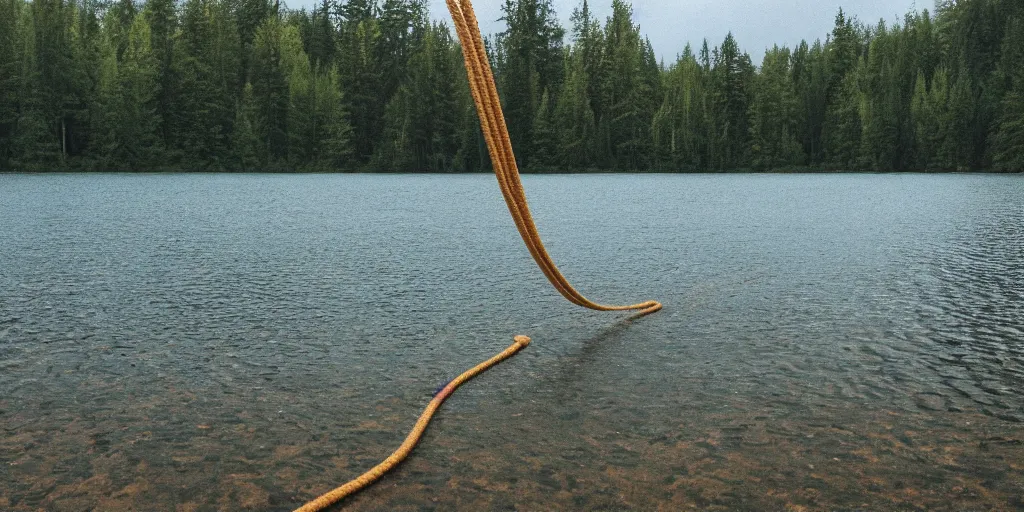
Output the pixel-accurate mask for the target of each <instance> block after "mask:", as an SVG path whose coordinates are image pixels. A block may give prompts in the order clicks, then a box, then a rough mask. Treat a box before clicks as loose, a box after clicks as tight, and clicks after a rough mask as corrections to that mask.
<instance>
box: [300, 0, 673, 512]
mask: <svg viewBox="0 0 1024 512" xmlns="http://www.w3.org/2000/svg"><path fill="white" fill-rule="evenodd" d="M446 2H447V4H448V11H449V12H450V13H451V15H452V21H453V22H454V24H455V31H456V32H457V34H458V36H459V40H460V41H462V57H463V59H464V60H465V64H466V73H467V75H468V77H469V89H470V93H471V94H472V96H473V102H474V103H475V104H476V110H477V115H478V116H479V117H480V128H481V129H482V130H483V134H484V139H485V140H486V142H487V151H488V153H489V154H490V156H491V163H492V164H493V166H494V175H495V176H496V177H497V178H498V186H499V187H500V188H501V194H502V196H503V197H504V198H505V204H506V205H508V211H509V213H510V214H511V215H512V220H513V221H514V222H515V224H516V229H517V230H519V235H520V236H521V237H522V239H523V242H524V243H525V244H526V248H527V249H528V250H529V251H530V255H531V256H533V259H534V261H536V262H537V266H539V267H540V269H541V271H542V272H544V275H545V276H546V277H547V278H548V281H550V282H551V284H552V285H553V286H554V287H555V289H556V290H558V292H559V293H560V294H562V296H563V297H565V298H566V299H568V300H569V301H570V302H572V303H573V304H576V305H579V306H582V307H585V308H589V309H594V310H597V311H636V312H637V313H636V314H635V315H634V316H633V318H638V317H642V316H645V315H649V314H651V313H654V312H656V311H658V310H660V309H661V308H662V305H661V303H660V302H657V301H653V300H652V301H647V302H641V303H638V304H632V305H629V306H606V305H602V304H598V303H596V302H593V301H591V300H589V299H587V298H586V297H584V296H583V294H581V293H580V292H578V291H577V290H576V289H575V288H573V287H572V285H571V284H569V280H568V279H566V278H565V276H564V275H562V272H561V271H560V270H558V267H557V266H556V265H555V262H554V260H552V259H551V255H549V254H548V252H547V250H546V249H545V248H544V243H543V242H542V241H541V239H540V234H539V233H538V232H537V226H536V224H535V223H534V222H533V216H532V215H531V214H530V207H529V205H528V204H527V203H526V193H525V192H524V191H523V183H522V180H521V179H520V178H519V168H518V167H517V165H516V159H515V154H514V153H513V152H512V142H511V140H510V139H509V136H508V127H506V126H505V117H504V114H503V113H502V111H501V102H500V100H499V99H498V89H497V87H496V86H495V84H494V76H493V74H492V73H491V66H490V63H489V62H488V60H487V51H486V49H485V48H484V41H483V36H481V34H480V27H479V25H478V23H477V19H476V14H474V12H473V5H472V3H471V2H470V0H446ZM529 343H530V338H528V337H526V336H516V337H515V343H513V344H512V346H510V347H509V348H507V349H505V350H504V351H503V352H502V353H500V354H498V355H496V356H494V357H492V358H491V359H488V360H487V361H484V362H483V363H480V364H479V365H477V366H475V367H473V368H472V369H470V370H468V371H466V372H465V373H463V374H462V375H460V376H459V377H458V378H456V379H455V380H453V381H452V382H450V383H449V384H448V385H447V386H445V387H444V389H442V390H441V392H439V393H438V394H437V395H436V396H435V397H434V399H433V400H431V401H430V404H428V405H427V408H426V409H425V410H424V411H423V414H421V415H420V418H419V419H418V420H417V421H416V425H415V426H413V429H412V431H411V432H409V435H408V436H406V438H405V441H404V442H403V443H402V445H401V446H400V447H399V448H398V449H397V450H395V452H394V453H392V454H391V455H390V456H388V458H387V459H384V461H383V462H381V463H380V464H378V465H376V466H374V467H373V469H371V470H369V471H367V472H366V473H363V474H362V475H360V476H359V477H358V478H356V479H355V480H352V481H350V482H348V483H346V484H344V485H342V486H341V487H338V488H336V489H334V490H333V491H330V492H328V493H327V494H324V495H323V496H320V497H319V498H317V499H315V500H313V501H311V502H309V503H307V504H305V505H303V506H302V507H300V508H298V509H296V511H295V512H318V511H320V510H323V509H325V508H327V507H329V506H331V505H333V504H334V503H337V502H338V501H340V500H341V499H343V498H344V497H346V496H348V495H350V494H352V493H355V492H357V491H359V490H360V489H363V488H364V487H366V486H367V485H370V484H371V483H373V482H374V481H376V480H377V479H378V478H380V477H381V476H382V475H384V473H387V472H388V471H390V470H391V469H392V468H394V467H395V466H396V465H398V463H400V462H401V461H402V460H403V459H405V458H406V457H407V456H408V455H409V453H410V452H412V450H413V448H414V447H415V446H416V443H418V442H419V440H420V437H421V436H422V435H423V432H424V431H425V430H426V428H427V425H428V424H429V423H430V420H431V418H433V416H434V413H435V412H437V409H438V408H439V407H441V404H442V403H443V402H444V401H445V400H446V399H447V398H448V397H449V396H451V394H452V393H453V392H454V391H455V390H456V389H457V388H458V387H459V386H461V385H462V384H464V383H465V382H466V381H468V380H469V379H472V378H473V377H475V376H477V375H479V374H480V373H482V372H484V371H485V370H487V369H488V368H490V367H492V366H494V365H496V364H498V363H500V362H502V361H504V360H505V359H508V358H509V357H512V356H513V355H515V353H516V352H518V351H519V350H521V349H522V348H524V347H525V346H526V345H528V344H529Z"/></svg>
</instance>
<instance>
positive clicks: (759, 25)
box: [288, 0, 934, 64]
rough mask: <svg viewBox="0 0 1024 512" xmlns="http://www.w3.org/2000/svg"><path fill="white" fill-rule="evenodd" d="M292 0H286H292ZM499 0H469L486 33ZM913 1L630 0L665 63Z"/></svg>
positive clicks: (799, 33)
mask: <svg viewBox="0 0 1024 512" xmlns="http://www.w3.org/2000/svg"><path fill="white" fill-rule="evenodd" d="M294 1H295V0H293V2H294ZM314 1H316V0H297V2H296V3H298V4H299V5H305V6H307V7H308V6H309V5H311V4H313V3H314ZM590 1H591V5H590V8H591V10H592V11H593V12H594V15H595V16H597V18H598V19H599V20H600V21H601V22H602V23H603V22H604V20H605V18H606V17H607V16H608V15H609V14H610V13H611V0H590ZM293 2H288V3H291V4H292V5H295V3H293ZM429 2H430V15H431V17H432V18H433V19H445V20H447V19H448V9H447V8H446V7H445V2H444V0H429ZM553 2H554V6H555V10H556V11H557V13H558V17H559V18H561V20H562V26H564V27H566V29H568V27H569V16H570V15H571V14H572V10H573V9H574V8H575V7H576V6H577V5H580V4H581V3H582V0H553ZM502 3H503V0H476V1H474V2H473V7H474V9H475V10H476V13H477V17H478V18H479V19H480V23H481V27H480V29H481V31H482V32H483V33H484V34H485V35H486V34H492V33H495V32H500V31H502V30H504V28H505V24H504V23H502V22H500V21H497V19H498V18H499V17H501V4H502ZM933 3H934V2H933V0H917V8H918V9H923V8H929V9H930V8H931V7H932V6H933ZM914 5H915V4H914V0H634V2H633V19H634V22H635V23H638V24H639V25H640V31H641V33H643V34H646V35H647V36H648V37H650V39H651V44H652V45H653V46H654V51H655V52H656V53H657V54H658V57H659V58H662V59H664V60H665V63H666V64H670V63H671V62H672V61H674V60H675V57H676V55H677V54H679V53H681V52H682V50H683V48H684V47H685V46H686V43H687V42H689V43H691V44H692V45H693V46H694V50H695V51H696V50H697V49H698V48H699V46H700V43H701V41H703V40H704V38H707V39H708V43H709V44H710V45H711V46H712V47H714V46H717V45H719V44H721V42H722V40H724V39H725V35H726V34H727V33H728V32H729V31H730V30H731V31H732V33H733V35H734V36H735V37H736V40H737V41H739V44H740V47H741V48H742V49H743V50H744V51H746V52H747V53H749V54H750V56H751V59H752V60H753V61H754V63H755V64H757V63H760V62H761V58H762V57H763V56H764V51H765V49H766V48H769V47H771V46H772V45H773V44H776V43H777V44H780V45H782V44H785V45H788V46H789V47H790V48H792V47H794V46H796V45H797V44H799V43H800V41H801V40H802V39H806V40H807V41H808V42H812V41H814V40H815V39H819V38H820V39H822V40H824V39H825V35H826V34H827V33H828V32H829V31H831V30H832V26H833V24H834V21H835V16H836V13H837V12H838V11H839V8H840V7H842V8H843V9H844V10H845V11H846V12H847V13H849V14H852V15H854V16H857V18H859V19H860V20H861V21H864V22H867V23H869V24H871V25H874V24H875V23H877V22H878V20H879V19H885V20H886V22H888V23H891V22H893V21H896V20H900V19H902V18H903V15H904V14H905V13H907V12H908V11H910V10H911V9H912V8H913V7H914ZM449 23H450V22H449Z"/></svg>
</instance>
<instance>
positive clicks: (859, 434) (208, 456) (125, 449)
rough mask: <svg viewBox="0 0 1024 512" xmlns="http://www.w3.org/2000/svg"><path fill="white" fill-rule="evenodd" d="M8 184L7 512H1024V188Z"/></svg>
mask: <svg viewBox="0 0 1024 512" xmlns="http://www.w3.org/2000/svg"><path fill="white" fill-rule="evenodd" d="M525 186H526V188H527V193H528V195H529V196H530V199H531V201H532V205H533V208H534V213H535V216H536V220H537V222H538V225H539V227H540V231H541V234H542V235H543V236H544V241H545V243H546V244H547V246H548V248H549V250H550V252H551V253H552V255H553V256H554V258H555V260H556V261H557V262H558V263H559V265H560V266H561V267H562V270H563V271H564V272H565V273H566V275H567V276H568V277H569V279H570V281H572V282H573V283H574V284H575V285H576V286H577V287H578V288H579V289H580V290H581V291H583V292H584V294H586V295H588V296H589V297H590V298H593V299H596V300H599V301H602V302H607V303H622V302H638V301H641V300H647V299H658V300H660V301H662V302H663V303H664V304H665V310H664V311H663V312H661V313H658V314H656V315H653V316H651V317H648V318H645V319H642V320H640V321H637V322H633V323H623V322H620V320H621V319H622V318H623V317H622V316H621V315H616V314H611V313H594V312H589V311H585V310H581V309H579V308H576V307H574V306H573V305H571V304H570V303H568V302H566V301H565V300H564V299H562V298H561V297H560V296H558V295H557V294H556V292H555V291H554V290H553V289H552V288H551V287H550V285H549V284H548V283H547V282H546V280H545V279H544V277H543V275H542V274H541V273H540V271H539V270H538V269H537V268H536V267H535V265H534V264H533V262H532V261H531V260H530V258H529V254H528V253H527V251H526V249H525V248H524V247H523V244H522V242H521V241H520V240H519V238H518V235H517V233H516V231H515V229H514V227H513V225H512V222H511V220H510V219H509V216H508V213H507V211H506V210H505V207H504V204H503V202H502V200H501V195H500V193H499V192H498V188H497V185H496V183H495V180H494V178H493V177H492V176H486V175H480V176H361V175H357V176H332V175H327V176H324V175H302V176H286V175H241V176H236V175H88V176H82V175H49V176H24V175H0V429H2V430H0V510H5V511H6V510H9V511H35V510H40V509H45V510H54V511H86V510H103V511H106V510H161V511H163V510H174V511H182V512H184V511H205V510H244V509H251V510H287V509H290V508H293V507H295V506H298V505H299V504H301V503H302V502H304V501H305V500H307V499H310V498H312V497H314V496H315V495H317V494H318V493H320V492H323V491H326V490H328V489H330V488H333V487H334V486H335V485H338V484H340V483H342V482H344V481H346V480H348V479H349V478H352V477H353V476H355V475H357V474H359V473H361V472H362V471H363V470H365V469H366V468H369V467H370V466H372V465H374V464H376V463H377V462H378V461H379V460H380V459H382V458H383V457H385V456H386V455H387V454H388V453H390V451H391V450H393V449H394V448H395V447H396V446H397V445H398V444H399V443H400V441H401V440H402V439H403V438H404V436H405V435H406V432H407V431H408V429H409V428H410V426H411V425H412V423H413V422H414V419H415V417H416V416H417V415H418V414H419V413H420V411H421V408H422V407H423V406H424V405H425V404H426V402H427V401H428V400H429V398H430V396H431V394H432V393H433V391H434V390H435V389H436V388H437V386H439V385H440V384H443V383H445V382H447V381H448V380H449V379H451V378H452V377H454V376H456V375H457V374H459V373H460V372H461V371H463V370H464V369H466V368H468V367H471V366H473V365H475V364H476V363H477V362H479V361H481V360H483V359H485V358H487V357H490V356H491V355H492V354H494V353H496V352H498V351H499V350H501V349H503V348H505V347H506V346H507V345H508V344H509V343H510V342H511V337H512V335H514V334H527V335H530V336H531V337H533V339H534V344H533V345H531V346H530V347H529V348H528V349H527V350H525V351H524V352H523V353H521V355H519V356H517V357H515V358H514V359H512V360H510V361H508V362H506V363H503V364H502V365H501V366H499V367H497V368H495V369H493V370H491V371H490V372H488V373H487V374H485V375H483V376H482V377H480V378H479V379H478V380H476V381H474V382H472V383H471V384H470V385H468V386H466V387H464V388H463V389H462V390H460V391H459V392H458V393H456V395H455V396H454V398H452V399H451V400H450V401H449V402H448V404H447V405H446V406H445V408H444V409H443V410H442V412H441V413H440V415H439V417H438V418H437V420H436V421H435V423H434V424H433V425H432V426H431V428H430V430H429V431H428V433H427V435H426V437H425V439H424V441H425V442H424V444H422V445H421V447H420V448H417V450H416V452H415V453H414V455H413V457H412V458H411V459H410V460H409V461H408V462H406V463H405V464H404V465H402V466H401V467H400V468H399V469H398V470H397V471H395V472H393V473H392V474H390V475H389V476H387V477H385V478H384V480H383V481H382V482H381V483H380V484H378V485H377V486H375V487H372V488H371V489H369V490H367V491H366V492H364V493H362V494H360V495H358V496H357V497H355V498H354V499H352V500H350V501H349V502H348V503H347V505H348V506H349V507H350V508H351V509H353V510H430V509H435V508H436V509H440V510H452V509H462V510H511V509H516V510H555V509H579V510H601V509H603V510H626V509H631V510H684V509H691V508H693V509H700V510H860V509H863V510H917V509H928V510H1014V509H1021V508H1022V507H1024V389H1022V383H1024V178H1022V177H1013V176H967V175H944V176H928V175H850V176H847V175H839V176H835V175H820V176H819V175H795V176H759V175H734V176H622V175H601V176H531V177H527V178H525Z"/></svg>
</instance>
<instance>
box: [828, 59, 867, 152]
mask: <svg viewBox="0 0 1024 512" xmlns="http://www.w3.org/2000/svg"><path fill="white" fill-rule="evenodd" d="M862 66H863V65H862ZM858 81H859V80H858V73H857V72H856V71H855V72H851V73H849V74H847V75H846V78H845V79H844V80H843V84H842V87H841V88H840V89H839V91H838V93H837V95H836V97H835V98H834V99H833V100H832V102H831V103H830V104H829V107H828V111H827V112H826V114H825V122H824V125H823V127H822V142H823V145H824V150H825V153H824V156H825V164H826V166H827V167H828V168H831V169H838V170H844V171H855V170H860V169H861V168H863V165H864V164H863V162H862V159H861V153H860V148H861V133H862V131H863V124H862V121H861V111H862V104H863V101H862V95H861V91H860V87H859V84H858Z"/></svg>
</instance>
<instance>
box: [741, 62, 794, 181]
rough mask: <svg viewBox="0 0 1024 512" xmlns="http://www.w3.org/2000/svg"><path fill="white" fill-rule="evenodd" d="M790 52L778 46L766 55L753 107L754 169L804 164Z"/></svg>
mask: <svg viewBox="0 0 1024 512" xmlns="http://www.w3.org/2000/svg"><path fill="white" fill-rule="evenodd" d="M789 66H790V52H789V49H788V48H779V47H778V46H776V47H774V48H772V49H771V50H768V51H767V52H766V53H765V56H764V61H763V64H762V65H761V73H760V75H759V76H758V77H757V81H756V82H755V83H754V91H755V92H754V100H753V102H752V103H751V105H750V123H751V124H750V136H751V147H750V153H751V158H752V166H753V168H754V169H755V170H771V169H776V168H780V167H791V166H795V165H800V164H803V163H804V155H803V151H802V148H801V146H800V143H799V142H798V141H797V137H796V131H797V127H796V126H795V125H796V111H797V99H796V92H795V91H794V90H793V82H792V80H791V79H790V67H789Z"/></svg>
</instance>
